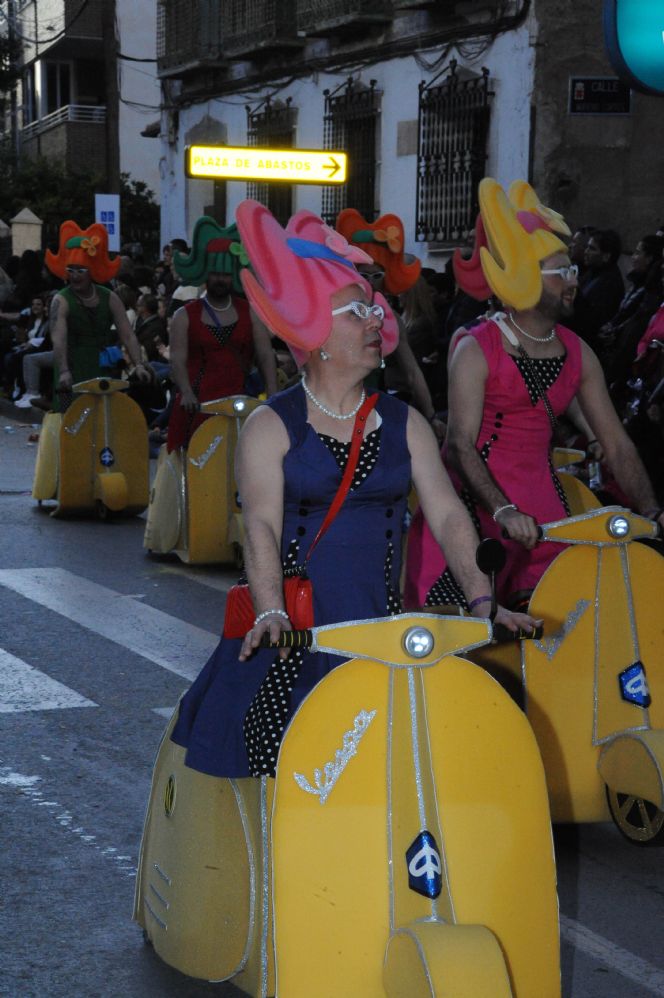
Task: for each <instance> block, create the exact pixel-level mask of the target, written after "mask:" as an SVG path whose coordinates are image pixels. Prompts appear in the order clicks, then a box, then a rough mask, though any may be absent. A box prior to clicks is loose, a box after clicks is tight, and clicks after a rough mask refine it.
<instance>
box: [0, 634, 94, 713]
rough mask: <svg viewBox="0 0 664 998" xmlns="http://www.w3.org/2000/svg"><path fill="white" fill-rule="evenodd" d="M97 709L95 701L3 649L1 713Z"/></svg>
mask: <svg viewBox="0 0 664 998" xmlns="http://www.w3.org/2000/svg"><path fill="white" fill-rule="evenodd" d="M96 706H97V704H96V703H94V701H92V700H87V699H86V698H85V697H82V696H81V695H80V693H76V691H75V690H70V689H69V687H68V686H64V685H63V684H62V683H59V682H58V681H57V679H51V677H50V676H46V675H45V674H44V673H43V672H40V671H39V669H35V668H34V666H32V665H28V663H27V662H24V661H23V660H22V659H20V658H16V656H15V655H11V654H10V653H9V652H8V651H5V650H4V649H3V648H0V714H13V713H18V712H19V711H24V710H62V709H65V708H69V707H96Z"/></svg>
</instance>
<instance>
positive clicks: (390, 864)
mask: <svg viewBox="0 0 664 998" xmlns="http://www.w3.org/2000/svg"><path fill="white" fill-rule="evenodd" d="M394 679H395V674H394V670H392V671H390V681H389V686H388V691H389V692H388V702H387V774H386V775H387V879H388V889H389V893H388V898H389V906H390V911H389V917H390V932H393V931H394V926H395V921H396V920H395V916H394V838H393V834H392V724H393V721H394Z"/></svg>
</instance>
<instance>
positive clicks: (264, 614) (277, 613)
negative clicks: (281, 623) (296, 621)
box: [245, 610, 290, 627]
mask: <svg viewBox="0 0 664 998" xmlns="http://www.w3.org/2000/svg"><path fill="white" fill-rule="evenodd" d="M273 616H277V617H283V618H284V620H290V617H289V616H288V614H287V613H286V611H285V610H263V612H262V613H259V614H258V616H257V617H256V619H255V621H254V627H255V626H256V624H260V622H261V620H265V618H266V617H273ZM245 626H246V625H245Z"/></svg>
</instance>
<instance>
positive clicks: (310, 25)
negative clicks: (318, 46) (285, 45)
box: [297, 0, 394, 35]
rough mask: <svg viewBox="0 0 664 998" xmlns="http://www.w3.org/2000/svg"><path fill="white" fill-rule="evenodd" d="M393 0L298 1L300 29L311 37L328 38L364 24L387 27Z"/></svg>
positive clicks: (298, 25) (390, 17)
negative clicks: (325, 36) (359, 0)
mask: <svg viewBox="0 0 664 998" xmlns="http://www.w3.org/2000/svg"><path fill="white" fill-rule="evenodd" d="M393 13H394V11H393V8H392V3H391V0H362V2H360V3H358V2H357V0H297V27H298V30H299V31H302V32H305V33H306V34H308V35H327V34H334V33H335V32H338V31H345V30H347V29H350V28H357V27H360V26H362V25H371V24H386V23H388V22H389V21H390V20H391V19H392V16H393Z"/></svg>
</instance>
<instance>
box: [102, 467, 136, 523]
mask: <svg viewBox="0 0 664 998" xmlns="http://www.w3.org/2000/svg"><path fill="white" fill-rule="evenodd" d="M128 496H129V490H128V488H127V479H126V478H125V476H124V475H123V474H122V472H121V471H109V472H106V473H105V474H103V475H97V480H96V482H95V499H98V500H99V501H100V502H103V504H104V506H106V507H107V508H108V509H110V510H112V512H113V513H119V512H120V510H122V509H125V507H126V506H127V499H128Z"/></svg>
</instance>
